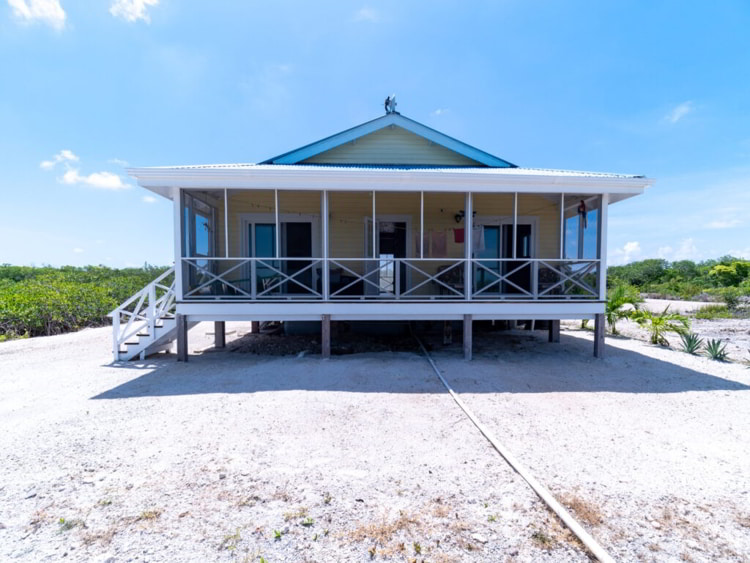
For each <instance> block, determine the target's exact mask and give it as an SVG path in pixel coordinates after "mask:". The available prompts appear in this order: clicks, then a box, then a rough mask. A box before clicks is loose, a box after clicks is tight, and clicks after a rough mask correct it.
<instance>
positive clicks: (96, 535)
mask: <svg viewBox="0 0 750 563" xmlns="http://www.w3.org/2000/svg"><path fill="white" fill-rule="evenodd" d="M116 533H117V530H116V529H115V528H113V527H110V528H107V529H106V530H98V531H95V532H94V531H91V532H86V533H85V534H84V535H83V537H82V538H81V541H83V543H84V545H94V544H99V545H101V546H102V547H106V546H108V545H109V544H110V543H112V538H114V537H115V534H116Z"/></svg>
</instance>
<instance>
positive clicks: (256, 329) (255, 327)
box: [250, 321, 260, 334]
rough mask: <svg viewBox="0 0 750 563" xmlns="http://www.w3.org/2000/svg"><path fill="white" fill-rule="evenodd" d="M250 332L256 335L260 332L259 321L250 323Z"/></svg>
mask: <svg viewBox="0 0 750 563" xmlns="http://www.w3.org/2000/svg"><path fill="white" fill-rule="evenodd" d="M250 332H252V333H253V334H258V333H259V332H260V321H251V322H250Z"/></svg>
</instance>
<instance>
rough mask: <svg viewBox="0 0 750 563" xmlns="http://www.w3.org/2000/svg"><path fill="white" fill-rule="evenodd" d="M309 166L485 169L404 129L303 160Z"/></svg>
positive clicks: (387, 130)
mask: <svg viewBox="0 0 750 563" xmlns="http://www.w3.org/2000/svg"><path fill="white" fill-rule="evenodd" d="M303 163H306V164H393V165H409V164H412V165H431V166H483V165H482V164H480V163H479V162H477V161H475V160H472V159H470V158H467V157H465V156H463V155H461V154H458V153H457V152H454V151H452V150H450V149H447V148H445V147H442V146H440V145H436V144H435V143H432V142H431V141H428V140H427V139H425V138H424V137H420V136H419V135H415V134H414V133H412V132H411V131H407V130H406V129H402V128H401V127H396V126H392V127H386V128H385V129H380V130H378V131H375V132H374V133H370V134H369V135H365V136H364V137H360V138H359V139H356V140H355V141H351V142H349V143H346V144H344V145H340V146H338V147H336V148H333V149H331V150H328V151H325V152H323V153H320V154H318V155H315V156H313V157H310V158H308V159H307V160H304V161H303Z"/></svg>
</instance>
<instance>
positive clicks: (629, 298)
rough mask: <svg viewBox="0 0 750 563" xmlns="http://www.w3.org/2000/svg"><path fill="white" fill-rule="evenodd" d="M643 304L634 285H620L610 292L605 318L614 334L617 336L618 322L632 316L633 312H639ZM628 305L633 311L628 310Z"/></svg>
mask: <svg viewBox="0 0 750 563" xmlns="http://www.w3.org/2000/svg"><path fill="white" fill-rule="evenodd" d="M641 303H643V299H642V298H641V295H640V293H638V290H637V289H636V288H634V287H633V286H632V285H624V284H623V285H618V286H617V287H615V288H614V289H610V290H609V292H608V293H607V304H606V306H605V312H604V316H605V317H606V319H607V324H608V325H609V327H610V329H611V330H612V334H617V321H619V320H620V319H624V318H627V317H629V316H631V314H632V313H633V310H638V307H639V306H640V304H641ZM627 305H631V306H632V307H633V309H626V306H627Z"/></svg>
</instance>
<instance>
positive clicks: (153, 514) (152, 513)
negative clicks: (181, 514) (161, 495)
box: [136, 508, 164, 521]
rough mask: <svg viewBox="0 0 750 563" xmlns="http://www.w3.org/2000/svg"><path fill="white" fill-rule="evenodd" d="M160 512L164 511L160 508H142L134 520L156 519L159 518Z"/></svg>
mask: <svg viewBox="0 0 750 563" xmlns="http://www.w3.org/2000/svg"><path fill="white" fill-rule="evenodd" d="M162 512H164V511H163V510H162V509H161V508H152V509H150V510H144V511H143V512H141V513H140V515H139V516H138V518H136V521H143V520H156V519H157V518H161V515H162Z"/></svg>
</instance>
